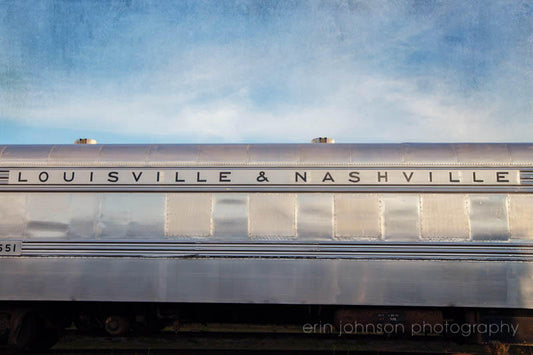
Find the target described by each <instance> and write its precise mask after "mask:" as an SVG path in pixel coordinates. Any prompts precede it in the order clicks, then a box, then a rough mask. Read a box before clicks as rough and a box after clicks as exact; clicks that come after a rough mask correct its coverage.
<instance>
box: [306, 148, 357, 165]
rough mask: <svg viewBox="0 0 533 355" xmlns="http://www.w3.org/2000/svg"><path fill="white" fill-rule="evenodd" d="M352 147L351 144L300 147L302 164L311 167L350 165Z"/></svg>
mask: <svg viewBox="0 0 533 355" xmlns="http://www.w3.org/2000/svg"><path fill="white" fill-rule="evenodd" d="M351 150H352V147H351V146H350V145H349V144H311V145H301V146H300V162H301V163H303V164H309V165H320V164H323V163H324V162H327V164H335V163H336V164H345V165H348V164H349V163H350V156H351Z"/></svg>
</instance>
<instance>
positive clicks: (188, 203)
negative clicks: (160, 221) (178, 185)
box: [165, 193, 213, 237]
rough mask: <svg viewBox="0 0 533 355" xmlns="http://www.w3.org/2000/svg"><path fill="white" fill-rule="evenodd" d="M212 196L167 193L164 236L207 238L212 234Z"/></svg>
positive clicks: (208, 194)
mask: <svg viewBox="0 0 533 355" xmlns="http://www.w3.org/2000/svg"><path fill="white" fill-rule="evenodd" d="M212 214H213V194H210V193H169V194H167V201H166V213H165V215H166V217H165V235H166V236H170V237H209V236H211V235H212V234H213V232H212V223H211V222H212V219H211V217H212Z"/></svg>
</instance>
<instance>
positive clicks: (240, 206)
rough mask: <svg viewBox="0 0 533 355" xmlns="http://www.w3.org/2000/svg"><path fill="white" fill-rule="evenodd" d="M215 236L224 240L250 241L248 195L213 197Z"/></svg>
mask: <svg viewBox="0 0 533 355" xmlns="http://www.w3.org/2000/svg"><path fill="white" fill-rule="evenodd" d="M213 235H214V236H215V237H216V238H224V240H246V239H248V194H241V193H238V194H234V193H231V194H225V193H218V194H214V195H213Z"/></svg>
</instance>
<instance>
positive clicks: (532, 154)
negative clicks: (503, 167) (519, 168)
mask: <svg viewBox="0 0 533 355" xmlns="http://www.w3.org/2000/svg"><path fill="white" fill-rule="evenodd" d="M508 147H509V152H510V153H511V160H512V163H513V164H516V165H519V164H523V165H532V161H533V144H532V143H514V144H508Z"/></svg>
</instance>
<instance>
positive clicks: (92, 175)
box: [89, 171, 94, 182]
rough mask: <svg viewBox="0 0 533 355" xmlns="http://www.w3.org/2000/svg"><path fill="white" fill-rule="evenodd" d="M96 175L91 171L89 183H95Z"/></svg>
mask: <svg viewBox="0 0 533 355" xmlns="http://www.w3.org/2000/svg"><path fill="white" fill-rule="evenodd" d="M93 177H94V173H93V172H92V171H91V174H90V175H89V182H93Z"/></svg>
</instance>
